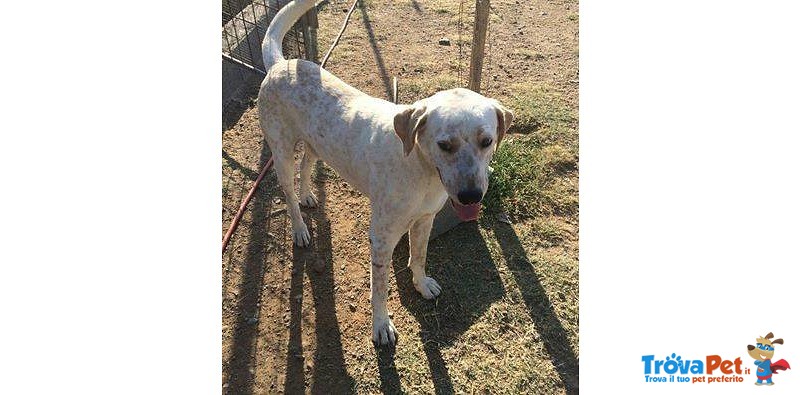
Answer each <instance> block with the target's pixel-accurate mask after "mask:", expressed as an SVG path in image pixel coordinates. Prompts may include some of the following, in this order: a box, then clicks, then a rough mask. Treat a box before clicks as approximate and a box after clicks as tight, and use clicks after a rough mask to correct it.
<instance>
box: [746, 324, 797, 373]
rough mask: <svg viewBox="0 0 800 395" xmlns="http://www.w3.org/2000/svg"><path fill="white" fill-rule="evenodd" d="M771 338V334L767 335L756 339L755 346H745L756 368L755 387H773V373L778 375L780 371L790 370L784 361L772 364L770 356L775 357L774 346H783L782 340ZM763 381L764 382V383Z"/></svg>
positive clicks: (787, 363)
mask: <svg viewBox="0 0 800 395" xmlns="http://www.w3.org/2000/svg"><path fill="white" fill-rule="evenodd" d="M773 336H774V335H773V334H772V332H770V333H767V335H766V336H764V337H759V338H756V345H755V346H753V345H750V344H748V345H747V353H748V354H750V356H751V357H753V359H755V360H756V361H755V364H756V366H757V367H758V369H757V370H756V378H757V379H758V381H756V385H773V384H775V383H773V382H772V374H773V373H775V374H778V372H779V371H781V370H786V369H791V368H790V367H789V362H786V360H785V359H781V360H778V361H775V362H772V356H773V355H775V345H776V344H783V339H775V340H770V339H772V338H773ZM764 380H766V383H765V382H764Z"/></svg>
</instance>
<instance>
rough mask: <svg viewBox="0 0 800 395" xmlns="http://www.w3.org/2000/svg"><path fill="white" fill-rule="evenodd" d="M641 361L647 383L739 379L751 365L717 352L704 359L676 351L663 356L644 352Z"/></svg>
mask: <svg viewBox="0 0 800 395" xmlns="http://www.w3.org/2000/svg"><path fill="white" fill-rule="evenodd" d="M642 362H643V363H644V379H645V381H646V382H648V383H651V382H655V383H657V382H662V383H666V382H670V383H715V382H718V383H723V382H724V383H729V382H736V383H741V382H743V381H744V378H743V377H742V375H743V374H748V373H750V368H742V359H741V358H736V359H733V360H730V359H724V358H722V357H720V356H719V355H707V356H706V357H705V358H704V359H682V358H681V356H680V355H676V354H675V353H672V355H670V356H667V357H666V358H665V359H656V357H655V355H643V356H642Z"/></svg>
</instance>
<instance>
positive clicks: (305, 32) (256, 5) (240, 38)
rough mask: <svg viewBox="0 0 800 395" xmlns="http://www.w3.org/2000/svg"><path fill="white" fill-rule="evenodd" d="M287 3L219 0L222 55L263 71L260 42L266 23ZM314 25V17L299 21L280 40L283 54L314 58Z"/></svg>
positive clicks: (258, 0) (273, 0)
mask: <svg viewBox="0 0 800 395" xmlns="http://www.w3.org/2000/svg"><path fill="white" fill-rule="evenodd" d="M288 2H289V0H222V54H223V55H224V56H228V57H230V58H233V59H235V60H236V61H239V62H241V63H243V64H244V65H245V66H250V67H252V68H254V69H256V70H259V71H261V72H262V73H263V72H264V71H265V70H264V61H263V60H262V58H261V42H262V41H263V40H264V35H265V34H266V32H267V26H269V22H270V21H272V18H273V17H275V14H276V13H277V12H278V10H280V9H281V7H283V6H284V5H286V3H288ZM315 16H316V14H314V17H315ZM309 22H311V23H309ZM315 28H316V20H315V18H314V20H313V21H309V18H308V17H307V16H306V17H304V18H302V19H301V20H300V21H298V23H296V24H295V25H294V26H293V27H292V29H291V30H290V31H289V33H288V34H287V35H286V39H285V40H284V41H283V54H284V56H286V57H287V58H304V59H310V60H313V61H316V37H315V36H316V31H315Z"/></svg>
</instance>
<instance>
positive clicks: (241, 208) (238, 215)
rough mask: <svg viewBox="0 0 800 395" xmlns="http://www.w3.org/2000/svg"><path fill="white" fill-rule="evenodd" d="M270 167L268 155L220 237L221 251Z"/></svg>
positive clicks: (270, 158) (270, 162) (270, 161)
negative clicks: (222, 235) (228, 225)
mask: <svg viewBox="0 0 800 395" xmlns="http://www.w3.org/2000/svg"><path fill="white" fill-rule="evenodd" d="M270 167H272V157H271V156H270V157H269V160H268V161H267V164H265V165H264V168H263V169H261V173H260V174H259V175H258V178H256V181H255V182H254V183H253V186H252V187H250V192H247V196H245V198H244V200H243V201H242V205H241V206H239V212H237V213H236V216H235V217H233V221H231V227H230V228H228V231H227V232H226V233H225V237H223V238H222V252H223V253H224V252H225V247H227V246H228V242H229V241H230V240H231V236H233V232H235V231H236V228H237V227H238V226H239V221H240V220H241V219H242V216H243V215H244V209H245V207H247V204H248V203H250V199H252V198H253V195H255V194H256V188H258V184H260V183H261V179H262V178H264V176H265V175H266V174H267V171H268V170H269V168H270Z"/></svg>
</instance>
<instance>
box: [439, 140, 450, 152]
mask: <svg viewBox="0 0 800 395" xmlns="http://www.w3.org/2000/svg"><path fill="white" fill-rule="evenodd" d="M436 144H437V145H439V148H441V150H442V151H444V152H450V151H452V150H453V146H452V145H450V143H448V142H447V141H440V142H438V143H436Z"/></svg>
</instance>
